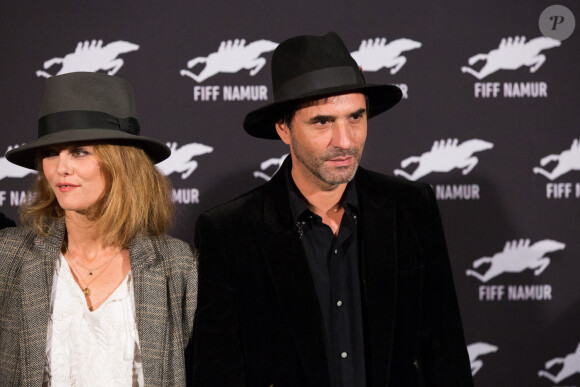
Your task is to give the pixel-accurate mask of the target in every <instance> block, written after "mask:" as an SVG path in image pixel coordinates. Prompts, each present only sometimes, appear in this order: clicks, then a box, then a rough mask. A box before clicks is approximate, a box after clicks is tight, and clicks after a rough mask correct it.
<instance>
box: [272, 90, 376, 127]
mask: <svg viewBox="0 0 580 387" xmlns="http://www.w3.org/2000/svg"><path fill="white" fill-rule="evenodd" d="M363 95H364V96H365V102H366V109H367V113H368V110H369V97H368V96H367V95H366V94H363ZM332 96H333V95H328V96H325V97H319V96H317V97H313V98H308V99H301V100H300V101H295V102H294V103H293V104H290V105H288V107H287V109H286V111H285V112H284V114H283V115H282V118H280V121H282V123H283V124H285V125H286V126H287V127H288V128H289V129H292V121H293V120H294V116H295V115H296V112H297V111H298V110H300V109H304V108H306V107H309V106H315V105H317V104H318V101H321V100H327V99H328V98H330V97H332Z"/></svg>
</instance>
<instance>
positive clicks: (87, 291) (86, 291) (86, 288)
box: [66, 248, 121, 297]
mask: <svg viewBox="0 0 580 387" xmlns="http://www.w3.org/2000/svg"><path fill="white" fill-rule="evenodd" d="M66 252H67V253H68V254H69V255H70V257H71V258H72V259H71V264H72V266H73V269H74V270H75V271H76V272H77V274H78V276H79V279H80V280H81V281H82V282H83V283H84V286H82V284H81V287H82V288H83V294H84V295H85V297H88V296H90V295H91V289H90V288H89V285H90V284H92V283H93V282H95V281H96V280H97V278H99V277H100V276H101V274H103V273H104V272H105V270H104V269H106V268H107V266H108V265H109V263H111V262H112V261H113V258H115V257H116V256H117V255H118V254H119V253H120V252H121V250H119V251H117V252H116V253H115V254H114V255H113V256H112V257H111V258H109V259H108V260H107V261H106V262H105V263H104V264H102V265H100V266H99V267H97V268H95V269H92V270H91V269H87V268H85V267H84V266H83V265H81V264H80V263H79V262H78V261H77V260H76V258H75V257H74V255H72V253H71V252H70V250H69V249H68V248H67V249H66ZM77 264H78V265H79V266H81V267H82V268H83V269H85V270H89V275H91V276H92V275H93V271H94V270H98V269H100V268H102V267H104V269H103V271H101V272H100V273H99V274H97V275H96V276H95V277H94V278H93V279H92V280H91V281H90V282H88V283H87V281H85V279H84V278H83V276H82V275H81V272H80V271H79V269H78V268H77V267H76V265H77Z"/></svg>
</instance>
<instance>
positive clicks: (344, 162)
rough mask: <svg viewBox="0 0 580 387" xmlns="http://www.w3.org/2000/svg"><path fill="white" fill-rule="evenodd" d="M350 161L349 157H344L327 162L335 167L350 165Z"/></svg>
mask: <svg viewBox="0 0 580 387" xmlns="http://www.w3.org/2000/svg"><path fill="white" fill-rule="evenodd" d="M352 160H354V159H353V158H352V157H351V156H346V157H335V158H333V159H330V160H327V161H328V162H329V163H331V164H333V165H335V166H345V165H350V164H352Z"/></svg>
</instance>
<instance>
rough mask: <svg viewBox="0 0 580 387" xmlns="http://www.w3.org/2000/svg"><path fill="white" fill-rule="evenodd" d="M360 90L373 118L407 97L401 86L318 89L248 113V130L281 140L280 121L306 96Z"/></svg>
mask: <svg viewBox="0 0 580 387" xmlns="http://www.w3.org/2000/svg"><path fill="white" fill-rule="evenodd" d="M351 92H360V93H363V94H365V95H366V96H367V97H368V100H369V111H368V112H367V117H368V118H371V117H374V116H376V115H378V114H380V113H383V112H385V111H387V110H389V109H390V108H392V107H393V106H395V105H396V104H397V103H398V102H399V101H400V100H401V98H402V97H403V93H402V91H401V89H399V88H398V87H397V86H394V85H362V86H361V84H356V85H342V86H337V87H331V88H327V89H323V90H316V91H314V92H312V93H308V94H303V95H301V96H300V97H298V98H294V99H289V100H285V101H278V102H274V103H271V104H269V105H266V106H264V107H261V108H260V109H256V110H254V111H252V112H250V113H248V114H247V115H246V118H245V119H244V130H245V131H246V132H247V133H248V134H249V135H251V136H253V137H258V138H265V139H270V140H275V139H280V137H279V136H278V133H277V132H276V122H278V121H279V120H280V119H281V118H282V116H283V115H284V114H286V112H287V110H288V108H289V107H290V106H291V105H294V104H296V103H297V102H300V101H301V100H304V99H309V98H312V97H319V98H324V97H327V96H331V95H336V94H344V93H351Z"/></svg>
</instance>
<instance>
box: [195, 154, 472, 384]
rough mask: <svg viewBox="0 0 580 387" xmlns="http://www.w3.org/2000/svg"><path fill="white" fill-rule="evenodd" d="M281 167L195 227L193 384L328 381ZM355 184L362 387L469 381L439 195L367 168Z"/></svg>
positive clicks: (315, 306) (305, 266)
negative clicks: (362, 340) (196, 273)
mask: <svg viewBox="0 0 580 387" xmlns="http://www.w3.org/2000/svg"><path fill="white" fill-rule="evenodd" d="M282 168H290V163H289V160H287V161H286V162H285V164H284V166H283V167H282ZM281 172H282V171H280V173H277V174H276V175H275V176H274V177H273V178H272V180H270V181H269V182H268V183H266V184H264V185H262V186H260V187H258V188H256V189H254V190H252V191H250V192H249V193H247V194H245V195H243V196H240V197H238V198H237V199H234V200H232V201H230V202H228V203H226V204H223V205H221V206H219V207H216V208H214V209H211V210H209V211H207V212H205V213H204V214H202V215H201V216H200V218H199V220H198V222H197V226H196V237H195V239H196V245H197V247H198V248H199V253H200V258H199V259H200V267H199V297H198V307H197V315H196V323H195V328H194V361H193V367H194V369H193V383H194V385H195V386H211V387H216V386H252V387H253V386H272V385H273V386H316V387H320V386H329V375H328V367H327V364H326V355H325V350H324V343H323V339H322V325H321V324H322V321H321V312H320V308H319V306H318V302H317V299H316V295H315V291H314V285H313V282H312V277H311V275H310V272H309V269H308V264H307V262H306V257H305V255H304V251H303V248H302V245H301V242H300V239H299V237H298V234H297V232H296V229H295V224H294V222H293V221H292V215H291V211H290V203H289V198H288V187H287V185H286V181H285V178H284V173H281ZM355 179H356V187H357V193H358V197H359V206H360V217H359V221H358V227H359V229H358V233H359V234H358V241H359V260H360V264H361V270H360V272H361V277H362V278H361V283H362V294H363V319H364V335H365V360H366V369H367V372H366V375H367V385H368V386H373V387H374V386H424V385H437V386H470V385H472V379H471V369H470V365H469V359H468V355H467V350H466V347H465V342H464V338H463V330H462V326H461V320H460V315H459V309H458V305H457V298H456V295H455V289H454V285H453V279H452V275H451V267H450V264H449V257H448V254H447V248H446V244H445V238H444V235H443V228H442V225H441V220H440V216H439V212H438V209H437V204H436V201H435V197H434V195H433V191H432V190H431V188H430V187H429V186H428V185H426V184H422V183H416V182H410V181H405V180H400V179H396V178H392V177H388V176H384V175H381V174H378V173H374V172H370V171H366V170H364V169H363V168H359V170H358V171H357V174H356V177H355ZM357 387H358V386H357Z"/></svg>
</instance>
